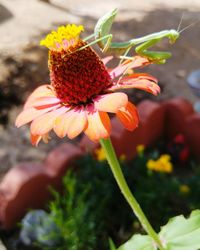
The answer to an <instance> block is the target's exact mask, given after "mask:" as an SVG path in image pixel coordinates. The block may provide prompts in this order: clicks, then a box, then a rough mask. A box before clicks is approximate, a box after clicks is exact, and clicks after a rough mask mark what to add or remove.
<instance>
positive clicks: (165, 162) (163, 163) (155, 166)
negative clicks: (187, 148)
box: [147, 154, 173, 173]
mask: <svg viewBox="0 0 200 250" xmlns="http://www.w3.org/2000/svg"><path fill="white" fill-rule="evenodd" d="M170 160H171V157H170V155H167V154H165V155H161V156H160V158H159V159H157V160H152V159H150V160H148V162H147V168H148V169H150V170H154V171H157V172H165V173H171V172H172V171H173V164H172V163H171V162H170Z"/></svg>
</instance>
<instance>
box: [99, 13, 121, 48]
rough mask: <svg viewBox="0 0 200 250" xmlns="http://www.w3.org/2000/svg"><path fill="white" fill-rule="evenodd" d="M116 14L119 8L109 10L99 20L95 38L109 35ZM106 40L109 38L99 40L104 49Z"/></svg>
mask: <svg viewBox="0 0 200 250" xmlns="http://www.w3.org/2000/svg"><path fill="white" fill-rule="evenodd" d="M116 15H117V9H112V10H111V11H109V12H108V13H106V14H105V15H103V16H102V17H101V18H100V19H99V20H98V22H97V24H96V26H95V28H94V35H95V39H99V38H102V37H104V36H107V35H108V34H109V32H110V29H111V27H112V24H113V21H114V19H115V16H116ZM106 40H107V38H106V39H103V40H101V41H99V42H98V44H99V46H100V47H101V48H102V49H103V48H104V46H105V44H106Z"/></svg>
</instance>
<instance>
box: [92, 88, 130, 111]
mask: <svg viewBox="0 0 200 250" xmlns="http://www.w3.org/2000/svg"><path fill="white" fill-rule="evenodd" d="M127 103H128V97H127V95H126V94H125V93H120V92H118V93H110V94H106V95H101V96H99V97H98V98H96V99H95V100H94V106H95V108H96V109H97V110H99V111H104V112H111V113H116V112H117V111H118V110H119V109H120V108H122V107H125V106H126V105H127Z"/></svg>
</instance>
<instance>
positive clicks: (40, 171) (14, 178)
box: [0, 162, 52, 229]
mask: <svg viewBox="0 0 200 250" xmlns="http://www.w3.org/2000/svg"><path fill="white" fill-rule="evenodd" d="M51 184H52V179H51V178H50V177H49V176H48V174H47V172H46V170H45V166H44V165H43V164H38V163H31V162H27V163H22V164H20V165H18V166H16V167H14V168H12V169H11V170H10V171H9V172H8V173H7V174H6V175H5V177H4V179H3V180H2V182H1V184H0V204H1V206H0V223H1V227H2V228H4V229H10V228H12V227H14V226H16V223H17V222H18V221H19V220H20V219H21V218H22V217H23V216H24V215H25V213H26V212H27V211H28V209H30V208H41V207H42V206H44V204H45V203H46V201H47V200H48V199H49V198H50V193H49V190H48V187H49V185H51Z"/></svg>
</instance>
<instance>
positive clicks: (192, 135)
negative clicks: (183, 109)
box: [185, 113, 200, 159]
mask: <svg viewBox="0 0 200 250" xmlns="http://www.w3.org/2000/svg"><path fill="white" fill-rule="evenodd" d="M185 136H186V139H187V141H188V144H189V146H190V149H191V151H192V153H194V155H195V156H196V157H197V158H198V159H200V114H199V113H196V114H193V115H191V116H189V117H188V118H187V121H186V129H185Z"/></svg>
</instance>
